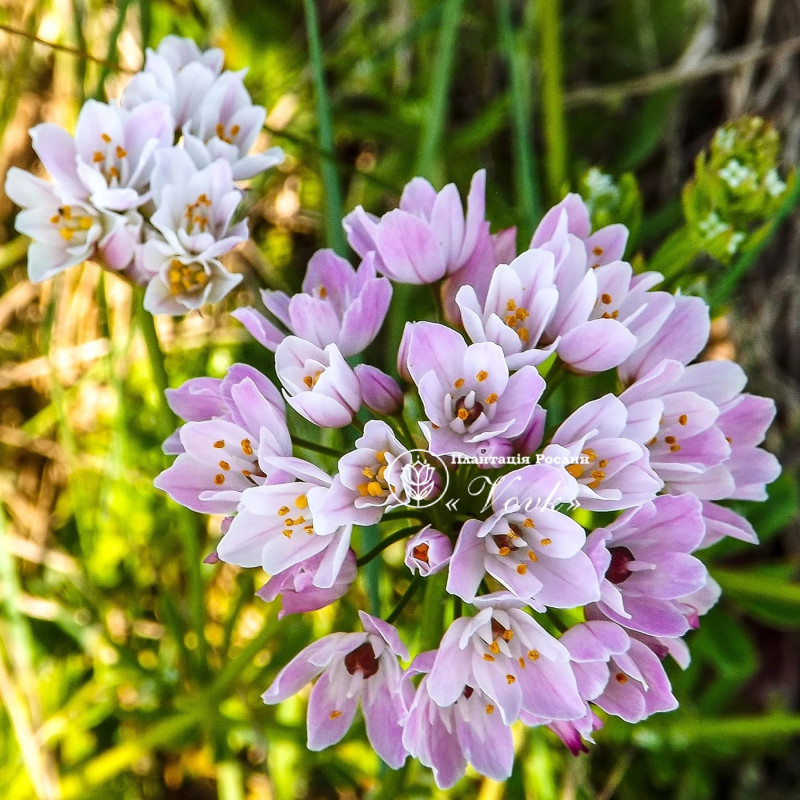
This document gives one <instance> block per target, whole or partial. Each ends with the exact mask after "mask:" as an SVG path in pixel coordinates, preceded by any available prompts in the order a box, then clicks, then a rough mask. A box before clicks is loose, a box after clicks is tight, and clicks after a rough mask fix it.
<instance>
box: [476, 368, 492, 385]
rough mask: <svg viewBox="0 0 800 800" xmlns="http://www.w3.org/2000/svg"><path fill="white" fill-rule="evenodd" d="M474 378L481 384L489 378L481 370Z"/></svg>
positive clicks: (485, 372) (484, 371)
mask: <svg viewBox="0 0 800 800" xmlns="http://www.w3.org/2000/svg"><path fill="white" fill-rule="evenodd" d="M475 377H476V378H477V379H478V380H479V381H481V382H483V381H485V380H486V379H487V378H488V377H489V373H488V372H487V371H486V370H485V369H482V370H481V371H480V372H479V373H478V374H477V375H476V376H475Z"/></svg>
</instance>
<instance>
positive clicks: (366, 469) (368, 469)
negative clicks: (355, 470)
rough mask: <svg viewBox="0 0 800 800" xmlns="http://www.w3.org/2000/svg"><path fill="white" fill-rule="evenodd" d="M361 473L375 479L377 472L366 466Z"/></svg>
mask: <svg viewBox="0 0 800 800" xmlns="http://www.w3.org/2000/svg"><path fill="white" fill-rule="evenodd" d="M361 474H362V475H363V476H364V477H365V478H369V479H370V480H373V478H374V477H375V473H374V472H373V471H372V470H371V469H370V468H369V467H364V469H362V470H361Z"/></svg>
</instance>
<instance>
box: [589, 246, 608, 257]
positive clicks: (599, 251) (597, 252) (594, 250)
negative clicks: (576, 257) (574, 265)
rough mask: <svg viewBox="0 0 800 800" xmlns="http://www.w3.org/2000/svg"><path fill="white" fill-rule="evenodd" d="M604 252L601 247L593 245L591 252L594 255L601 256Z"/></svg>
mask: <svg viewBox="0 0 800 800" xmlns="http://www.w3.org/2000/svg"><path fill="white" fill-rule="evenodd" d="M604 252H605V250H603V248H602V247H597V246H595V247H593V248H592V253H593V254H594V255H596V256H601V255H603V253H604Z"/></svg>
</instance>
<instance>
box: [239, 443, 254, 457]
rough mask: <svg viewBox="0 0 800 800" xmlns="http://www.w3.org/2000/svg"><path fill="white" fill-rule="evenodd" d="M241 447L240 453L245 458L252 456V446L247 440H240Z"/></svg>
mask: <svg viewBox="0 0 800 800" xmlns="http://www.w3.org/2000/svg"><path fill="white" fill-rule="evenodd" d="M241 445H242V452H243V453H244V454H245V455H246V456H251V455H253V445H252V444H251V442H250V440H249V439H242V441H241Z"/></svg>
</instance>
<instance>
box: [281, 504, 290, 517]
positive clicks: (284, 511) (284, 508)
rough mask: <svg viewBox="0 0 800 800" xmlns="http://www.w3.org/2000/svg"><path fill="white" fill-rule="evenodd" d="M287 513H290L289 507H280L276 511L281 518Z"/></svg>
mask: <svg viewBox="0 0 800 800" xmlns="http://www.w3.org/2000/svg"><path fill="white" fill-rule="evenodd" d="M289 511H291V509H290V508H289V506H281V507H280V508H279V509H278V514H280V515H281V516H282V517H285V516H286V515H287V514H288V513H289Z"/></svg>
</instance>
